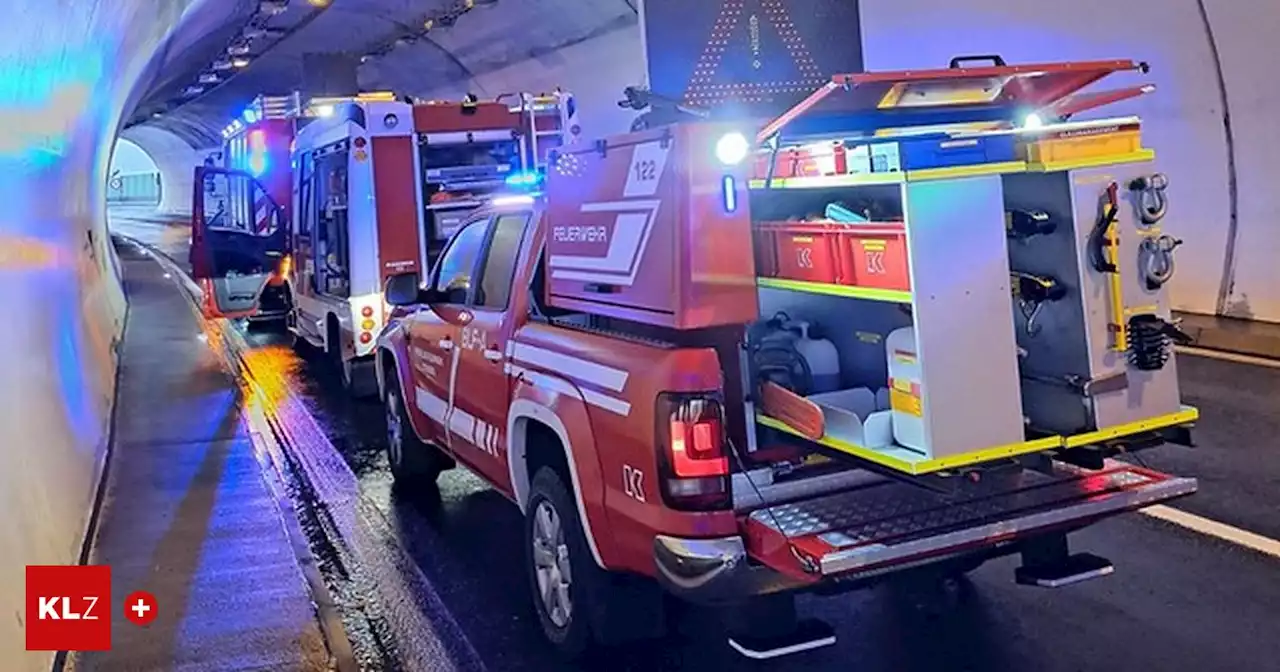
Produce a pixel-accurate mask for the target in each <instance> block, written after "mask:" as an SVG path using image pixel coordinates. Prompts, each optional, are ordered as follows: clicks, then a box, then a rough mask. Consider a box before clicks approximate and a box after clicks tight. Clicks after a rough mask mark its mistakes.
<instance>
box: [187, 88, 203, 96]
mask: <svg viewBox="0 0 1280 672" xmlns="http://www.w3.org/2000/svg"><path fill="white" fill-rule="evenodd" d="M182 92H183V93H185V94H186V95H188V96H198V95H200V94H202V93H204V87H203V86H188V87H187V88H185V89H183V90H182Z"/></svg>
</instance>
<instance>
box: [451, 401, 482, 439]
mask: <svg viewBox="0 0 1280 672" xmlns="http://www.w3.org/2000/svg"><path fill="white" fill-rule="evenodd" d="M449 429H450V430H452V431H453V432H454V433H455V434H457V435H458V436H460V437H462V438H464V439H466V440H468V441H470V442H472V443H476V436H475V431H476V419H475V416H473V415H471V414H470V413H468V412H466V411H464V410H462V409H461V408H458V407H457V406H454V407H453V410H452V411H450V412H449Z"/></svg>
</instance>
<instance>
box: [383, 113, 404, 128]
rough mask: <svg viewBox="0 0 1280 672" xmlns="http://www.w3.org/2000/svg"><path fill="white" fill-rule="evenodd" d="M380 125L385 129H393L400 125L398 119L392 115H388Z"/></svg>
mask: <svg viewBox="0 0 1280 672" xmlns="http://www.w3.org/2000/svg"><path fill="white" fill-rule="evenodd" d="M382 125H383V126H386V127H387V128H395V127H396V126H398V125H400V117H397V116H396V115H394V114H388V115H387V116H385V117H383V118H382Z"/></svg>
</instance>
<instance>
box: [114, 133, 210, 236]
mask: <svg viewBox="0 0 1280 672" xmlns="http://www.w3.org/2000/svg"><path fill="white" fill-rule="evenodd" d="M122 135H123V137H125V138H127V139H129V140H130V141H132V142H133V143H134V144H136V145H138V147H140V148H142V150H143V151H145V152H146V153H147V154H148V155H149V156H150V157H151V160H152V161H154V162H155V164H156V170H158V171H160V203H159V205H157V206H156V212H158V213H160V214H163V215H173V216H175V217H189V216H190V215H191V184H192V182H191V179H192V178H191V174H192V170H193V169H194V168H195V167H196V166H197V165H199V164H200V163H201V162H202V161H203V160H204V153H202V152H199V151H197V150H196V149H194V148H193V147H192V146H191V145H189V144H187V141H186V140H183V139H182V138H179V137H178V136H176V135H174V134H173V133H170V132H169V131H166V130H165V129H163V128H157V127H155V126H135V127H133V128H130V129H129V130H127V131H125V132H124V133H123V134H122Z"/></svg>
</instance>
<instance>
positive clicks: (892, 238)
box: [838, 223, 911, 292]
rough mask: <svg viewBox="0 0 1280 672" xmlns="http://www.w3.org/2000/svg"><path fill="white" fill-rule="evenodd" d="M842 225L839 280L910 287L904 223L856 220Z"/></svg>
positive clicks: (874, 286)
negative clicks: (871, 222)
mask: <svg viewBox="0 0 1280 672" xmlns="http://www.w3.org/2000/svg"><path fill="white" fill-rule="evenodd" d="M841 229H842V231H841V234H840V244H839V250H840V271H839V273H838V276H839V283H840V284H842V285H852V286H855V287H868V288H872V289H892V290H900V291H904V292H905V291H910V290H911V274H910V272H909V270H908V269H909V266H908V263H907V231H906V227H905V226H904V225H903V224H900V223H888V224H874V225H866V224H855V225H848V226H842V227H841Z"/></svg>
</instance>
